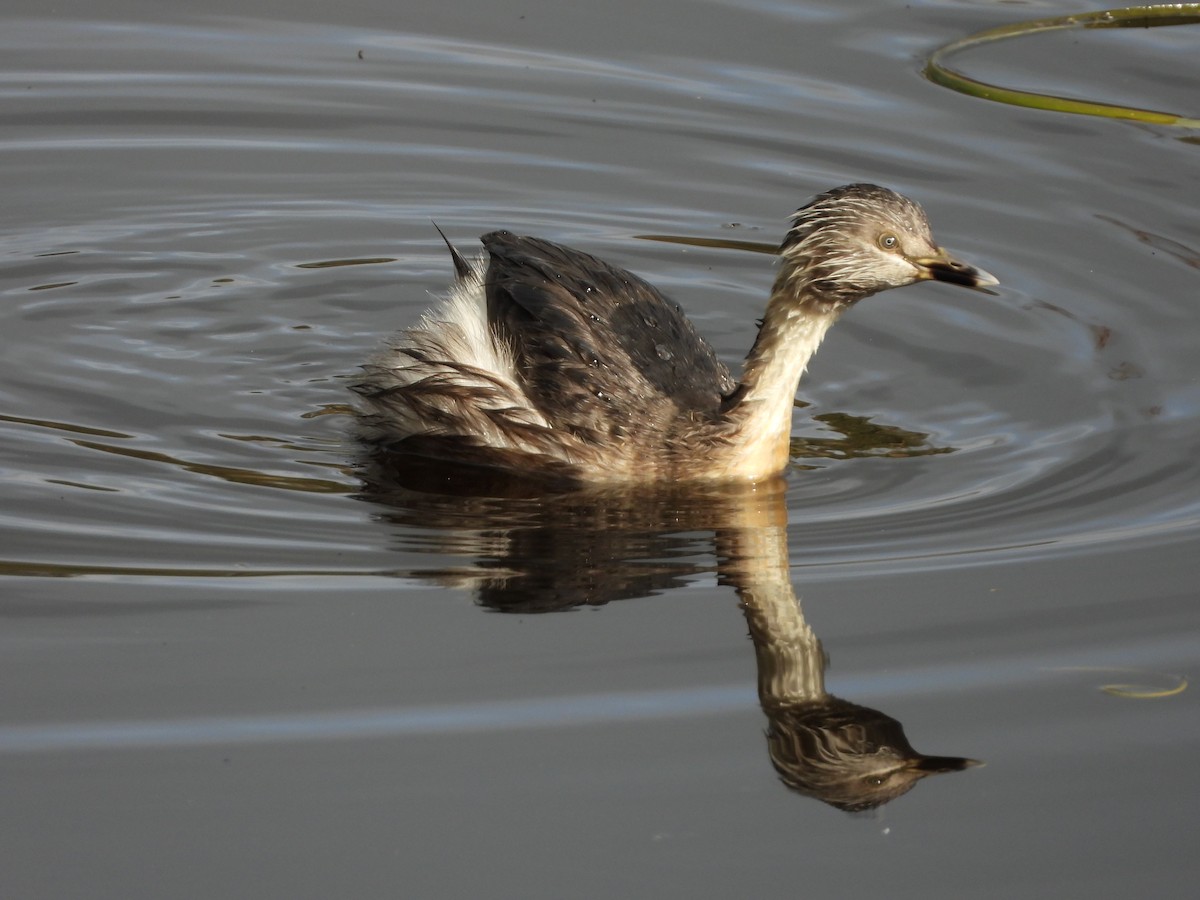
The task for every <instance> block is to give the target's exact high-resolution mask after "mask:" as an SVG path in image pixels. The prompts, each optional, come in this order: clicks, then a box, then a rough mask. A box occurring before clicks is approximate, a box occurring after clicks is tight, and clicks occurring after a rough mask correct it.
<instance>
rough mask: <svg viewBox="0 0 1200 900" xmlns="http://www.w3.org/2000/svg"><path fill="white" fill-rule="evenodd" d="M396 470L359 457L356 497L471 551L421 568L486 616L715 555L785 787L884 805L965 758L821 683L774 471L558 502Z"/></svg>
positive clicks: (579, 601)
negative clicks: (467, 593) (751, 481)
mask: <svg viewBox="0 0 1200 900" xmlns="http://www.w3.org/2000/svg"><path fill="white" fill-rule="evenodd" d="M401 465H402V466H403V468H396V467H395V466H394V465H393V464H392V463H391V462H389V461H387V460H380V459H376V460H373V461H371V462H369V463H367V464H366V465H365V466H364V468H363V470H362V472H363V476H364V484H365V490H364V493H363V497H364V498H365V499H368V500H371V501H373V502H376V503H379V504H381V505H383V506H384V507H385V508H386V513H385V515H386V516H387V517H388V518H390V519H391V520H393V521H395V522H396V523H397V524H403V525H405V526H410V527H412V526H416V527H419V528H421V529H423V532H422V533H423V534H424V535H425V536H428V535H430V534H433V535H434V536H435V538H434V549H436V550H438V551H441V552H444V553H453V554H458V555H469V556H470V557H471V559H472V565H470V566H469V567H466V568H465V569H464V568H461V567H460V568H458V569H441V570H437V569H431V570H428V571H425V572H422V573H420V574H421V575H422V577H424V578H427V579H429V580H433V581H436V582H438V583H442V584H453V585H455V586H459V587H471V588H473V589H474V590H475V591H476V593H477V597H478V600H479V602H480V603H481V604H482V605H484V606H486V607H488V608H490V609H493V610H498V611H502V612H520V613H538V612H552V611H556V610H566V609H572V608H576V607H580V606H601V605H604V604H606V603H609V602H612V601H616V600H629V599H636V598H643V597H649V596H652V595H654V594H657V593H661V592H662V591H664V590H667V589H670V588H674V587H678V586H681V585H683V584H684V583H685V582H686V581H687V580H688V579H689V578H690V577H692V576H694V575H696V574H697V573H701V572H707V571H712V570H713V569H714V565H713V562H712V560H713V557H714V556H715V570H716V572H717V575H718V578H719V579H720V581H721V583H722V584H726V585H729V586H730V587H732V588H733V589H734V592H735V593H736V595H737V597H738V600H739V602H740V605H741V609H742V611H743V612H744V613H745V616H746V622H747V624H748V625H749V631H750V637H751V638H752V640H753V643H754V650H755V656H756V659H757V667H758V696H759V701H760V703H761V705H762V709H763V712H764V713H765V714H766V716H767V720H768V727H767V732H766V736H767V747H768V752H769V754H770V758H771V762H772V764H773V765H774V767H775V770H776V771H777V772H778V773H779V776H780V779H781V780H782V781H783V783H784V784H785V785H786V786H787V787H789V788H791V789H792V790H794V791H797V792H799V793H801V794H805V795H807V796H810V797H815V798H817V799H819V800H822V801H824V802H825V803H828V804H830V805H832V806H835V807H837V808H839V809H843V810H847V811H858V810H865V809H871V808H873V807H877V806H880V805H881V804H884V803H887V802H889V801H891V800H893V799H895V798H896V797H898V796H900V795H901V794H904V793H906V792H907V791H909V790H910V789H911V788H912V787H913V786H914V785H915V784H916V783H917V782H918V781H919V780H921V779H922V778H924V777H925V776H927V775H932V774H935V773H939V772H953V771H958V770H961V769H964V768H967V767H968V766H972V765H976V764H977V763H976V762H975V761H974V760H970V759H964V758H962V757H950V756H926V755H924V754H922V753H918V752H917V751H916V750H914V749H913V748H912V745H911V744H909V742H908V739H907V738H906V737H905V735H904V729H903V727H902V726H901V725H900V723H899V722H897V721H896V720H895V719H893V718H891V717H890V716H888V715H885V714H884V713H882V712H880V711H878V710H875V709H870V708H868V707H865V706H859V705H858V704H855V703H851V702H849V701H846V700H842V699H839V698H837V697H834V696H832V695H830V694H829V693H827V692H826V690H825V669H826V665H827V662H828V660H827V657H826V655H825V652H824V650H823V648H822V646H821V642H820V640H819V639H818V638H817V636H816V635H815V634H814V633H813V631H812V628H811V627H810V626H809V624H808V622H807V621H806V620H805V618H804V614H803V611H802V609H801V606H800V601H799V599H798V598H797V596H796V594H795V592H794V591H793V588H792V583H791V577H790V574H791V573H790V570H789V565H788V552H787V551H788V544H787V508H786V504H785V497H784V483H783V481H782V479H780V480H777V481H775V482H770V483H767V484H760V485H757V486H755V487H753V488H750V487H743V486H702V487H691V488H689V489H687V490H682V489H674V490H672V489H661V488H654V489H650V488H645V487H643V488H639V489H637V490H632V491H631V490H592V491H588V492H576V493H564V494H559V495H555V494H553V493H549V494H548V493H547V492H546V491H547V486H546V485H540V486H535V487H534V488H532V489H530V488H529V486H528V484H527V483H525V484H522V485H516V484H495V483H489V482H488V480H487V479H486V477H485V476H484V474H483V473H479V476H480V477H479V478H478V479H473V480H464V478H463V473H462V472H461V471H460V472H457V473H455V474H453V475H447V474H446V473H442V472H438V471H437V470H436V467H432V468H431V469H430V470H428V471H417V470H414V469H413V468H412V467H411V465H410V464H409V463H403V464H401ZM414 485H419V486H420V487H421V488H423V490H420V491H418V490H415V489H414ZM447 488H453V490H446V489H447ZM439 489H440V490H441V491H442V492H441V493H437V492H435V491H438V490H439ZM406 532H407V533H409V534H411V531H410V530H409V528H406ZM427 539H428V538H427ZM702 551H703V552H702Z"/></svg>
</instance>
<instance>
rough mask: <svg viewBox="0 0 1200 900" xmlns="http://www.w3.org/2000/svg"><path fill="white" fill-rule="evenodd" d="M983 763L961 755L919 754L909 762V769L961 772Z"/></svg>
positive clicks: (932, 772)
mask: <svg viewBox="0 0 1200 900" xmlns="http://www.w3.org/2000/svg"><path fill="white" fill-rule="evenodd" d="M982 765H984V764H983V763H982V762H980V761H979V760H977V759H965V758H964V757H961V756H919V757H918V758H917V759H914V760H911V761H910V762H909V768H910V769H916V770H917V771H919V772H923V773H925V774H926V775H933V774H934V773H935V772H961V771H962V770H963V769H973V768H975V767H976V766H982Z"/></svg>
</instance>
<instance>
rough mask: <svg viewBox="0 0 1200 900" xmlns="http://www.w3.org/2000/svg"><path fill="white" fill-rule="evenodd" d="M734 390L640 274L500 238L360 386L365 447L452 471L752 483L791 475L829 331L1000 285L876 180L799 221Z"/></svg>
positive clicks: (582, 480)
mask: <svg viewBox="0 0 1200 900" xmlns="http://www.w3.org/2000/svg"><path fill="white" fill-rule="evenodd" d="M792 222H793V224H792V227H791V229H790V230H789V231H788V233H787V236H786V237H785V238H784V239H783V244H782V246H781V247H780V249H779V259H780V268H779V273H778V275H777V277H776V279H775V285H774V287H773V288H772V290H771V299H770V301H769V302H768V303H767V311H766V314H765V315H764V316H763V320H762V325H761V327H760V328H759V332H758V337H757V339H756V340H755V342H754V346H753V347H752V348H751V350H750V353H749V355H748V356H747V357H746V361H745V365H744V367H743V371H742V376H741V379H740V380H738V379H735V378H734V377H733V376H732V375H731V374H730V372H729V369H728V368H726V366H725V365H724V364H723V363H722V362H721V361H720V360H718V359H717V356H716V354H715V353H714V352H713V349H712V348H711V347H710V346H709V345H708V343H707V342H705V340H704V339H703V338H701V337H700V336H699V335H698V334H697V333H696V331H695V329H694V328H693V327H692V324H691V322H689V321H688V319H687V318H686V317H685V316H684V315H683V313H682V312H681V311H680V309H679V307H678V306H676V305H675V304H674V303H672V302H671V301H669V300H668V299H667V298H666V297H664V296H663V295H662V294H661V293H659V291H657V290H656V289H655V288H653V287H651V286H650V285H649V284H647V283H646V282H645V281H643V280H642V279H640V278H638V277H637V276H635V275H631V274H630V273H629V272H626V271H624V270H623V269H619V268H617V267H616V266H612V265H609V264H608V263H606V262H603V261H601V260H599V259H596V258H595V257H593V256H589V255H588V254H586V253H581V252H579V251H578V250H572V249H569V248H567V247H563V246H560V245H558V244H554V243H551V242H550V241H545V240H541V239H539V238H532V237H518V236H517V235H514V234H511V233H509V232H507V231H494V232H492V233H491V234H486V235H484V236H483V238H482V242H483V246H484V248H485V250H486V251H487V253H486V256H484V257H483V258H481V259H479V260H477V261H468V260H466V259H464V258H463V257H462V255H460V254H459V253H458V251H457V250H455V249H454V247H453V246H452V245H450V244H449V241H447V246H448V247H449V248H450V253H451V256H452V258H453V261H454V268H455V270H456V273H457V277H456V279H455V281H454V284H453V285H452V287H451V289H450V293H449V296H448V297H447V298H446V300H445V301H444V302H442V304H441V305H439V306H438V307H436V308H435V309H433V310H431V311H429V312H428V313H426V314H425V316H424V318H422V320H421V321H420V322H419V323H418V324H417V325H415V326H414V327H412V328H409V329H407V330H405V331H401V332H400V333H399V334H397V335H396V336H394V337H393V338H392V339H391V340H390V341H389V343H388V345H387V347H386V349H384V350H383V351H382V352H381V353H379V354H378V355H377V356H375V357H374V358H373V359H372V360H371V361H370V362H369V363H368V364H367V365H365V366H364V367H363V368H364V371H365V374H364V375H363V377H362V378H361V379H360V380H359V382H358V383H357V384H355V385H353V390H354V391H356V392H357V393H358V394H359V395H361V397H362V400H363V405H364V407H365V410H364V412H363V416H362V418H361V424H362V428H361V432H362V436H363V438H364V439H365V440H367V441H369V442H370V443H372V444H374V445H377V446H379V447H380V448H383V449H385V450H387V451H394V452H395V453H398V454H409V455H412V456H414V457H420V458H421V459H422V460H423V461H424V462H425V463H426V464H428V463H429V462H430V461H434V462H436V463H438V464H445V465H446V466H448V467H457V466H469V467H473V468H474V469H476V470H494V471H497V472H499V473H501V474H503V475H505V476H514V477H517V478H521V477H530V478H533V479H535V480H536V479H548V480H550V481H553V482H555V483H557V484H560V485H561V484H567V485H585V484H589V483H605V482H608V483H614V482H615V483H619V482H650V481H680V480H683V481H687V480H700V479H703V480H714V479H723V480H741V481H759V480H762V479H765V478H768V477H770V476H772V475H775V474H778V473H779V472H781V471H782V470H783V468H784V467H785V466H786V465H787V462H788V440H789V436H790V433H791V421H792V406H793V401H794V399H795V393H796V387H797V384H798V383H799V381H800V376H801V375H802V374H803V373H804V369H805V367H806V366H807V364H808V361H809V359H810V358H811V357H812V355H813V353H814V352H815V351H816V349H817V346H818V345H819V344H820V343H821V339H822V338H823V337H824V336H825V332H826V331H827V330H828V329H829V326H830V325H832V324H833V323H834V321H836V320H837V318H838V316H840V315H841V314H842V312H844V311H845V310H846V309H847V308H849V307H850V306H852V305H854V304H855V303H857V302H858V301H859V300H861V299H863V298H864V297H868V296H870V295H871V294H875V293H878V292H879V291H882V290H886V289H888V288H894V287H901V286H903V285H906V284H912V283H914V282H917V281H925V280H931V279H932V280H936V281H945V282H948V283H950V284H958V285H963V286H966V287H984V286H987V285H992V284H996V283H997V282H996V279H995V278H993V277H992V276H991V275H989V274H988V273H986V272H984V271H982V270H980V269H977V268H974V267H972V266H969V265H967V264H965V263H963V262H960V261H958V260H957V259H955V258H954V257H952V256H950V255H949V254H948V253H947V252H946V251H945V250H943V249H941V248H940V247H939V246H938V245H937V244H936V243H934V240H933V237H932V235H931V234H930V231H929V223H928V222H927V220H926V218H925V213H924V211H923V210H922V209H921V207H920V206H918V205H917V204H916V203H915V202H913V201H912V200H909V199H908V198H907V197H904V196H902V195H900V194H897V193H896V192H895V191H891V190H888V189H887V188H882V187H878V186H876V185H872V184H851V185H846V186H844V187H839V188H834V189H833V190H831V191H827V192H825V193H823V194H820V195H819V196H817V197H815V198H814V199H813V200H812V201H810V202H809V203H808V204H807V205H806V206H803V207H801V208H800V209H799V210H797V212H796V214H795V215H794V216H793V217H792Z"/></svg>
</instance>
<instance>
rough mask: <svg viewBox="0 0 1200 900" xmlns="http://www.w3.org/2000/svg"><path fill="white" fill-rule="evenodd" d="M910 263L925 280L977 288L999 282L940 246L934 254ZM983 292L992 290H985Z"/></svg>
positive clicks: (981, 288) (982, 288)
mask: <svg viewBox="0 0 1200 900" xmlns="http://www.w3.org/2000/svg"><path fill="white" fill-rule="evenodd" d="M912 263H913V265H915V266H916V267H917V268H918V269H919V270H920V275H919V276H918V277H919V278H920V279H922V280H925V281H944V282H946V283H947V284H959V285H962V286H963V287H969V288H977V289H979V290H984V289H985V288H988V287H990V286H992V285H994V284H999V283H1000V281H999V280H998V279H997V278H996V276H994V275H992V274H990V273H988V272H985V271H983V269H977V268H975V267H974V266H969V265H967V264H966V263H965V262H963V261H962V260H958V259H955V258H954V257H953V256H951V255H950V254H949V253H947V252H946V251H945V250H943V249H941V248H940V247H939V248H938V252H937V255H936V256H926V257H922V258H921V259H914V260H912ZM985 293H989V294H990V293H992V292H991V291H985Z"/></svg>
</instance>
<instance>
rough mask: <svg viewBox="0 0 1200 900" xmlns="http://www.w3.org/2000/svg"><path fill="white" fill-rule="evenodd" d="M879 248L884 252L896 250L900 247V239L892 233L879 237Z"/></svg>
mask: <svg viewBox="0 0 1200 900" xmlns="http://www.w3.org/2000/svg"><path fill="white" fill-rule="evenodd" d="M879 246H880V247H882V248H883V249H884V250H895V249H896V248H897V247H899V246H900V238H898V237H896V236H895V235H894V234H892V233H891V232H890V231H889V232H886V233H885V234H881V235H880V236H879Z"/></svg>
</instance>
